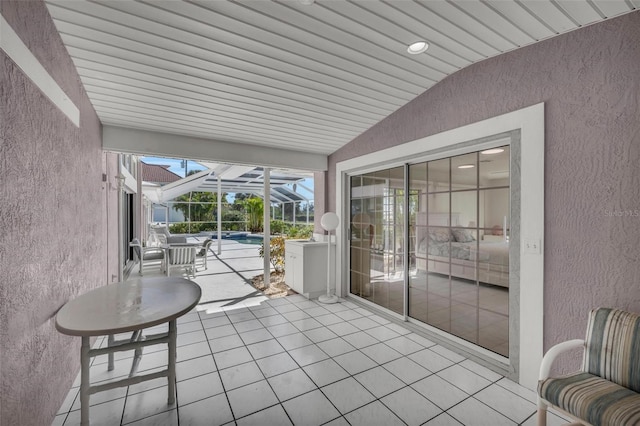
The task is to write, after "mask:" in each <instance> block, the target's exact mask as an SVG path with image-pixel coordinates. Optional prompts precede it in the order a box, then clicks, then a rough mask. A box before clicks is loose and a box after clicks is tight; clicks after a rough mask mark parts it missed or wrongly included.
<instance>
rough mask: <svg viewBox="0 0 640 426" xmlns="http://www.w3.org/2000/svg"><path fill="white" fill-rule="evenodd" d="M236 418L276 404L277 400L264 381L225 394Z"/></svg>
mask: <svg viewBox="0 0 640 426" xmlns="http://www.w3.org/2000/svg"><path fill="white" fill-rule="evenodd" d="M227 397H228V398H229V403H230V404H231V409H232V410H233V414H234V416H235V417H236V418H240V417H244V416H246V415H249V414H252V413H255V412H256V411H260V410H262V409H265V408H267V407H270V406H272V405H275V404H277V403H278V398H277V397H276V395H275V394H274V393H273V391H272V390H271V387H270V386H269V383H267V381H266V380H262V381H260V382H256V383H252V384H250V385H247V386H243V387H241V388H238V389H234V390H232V391H229V392H227Z"/></svg>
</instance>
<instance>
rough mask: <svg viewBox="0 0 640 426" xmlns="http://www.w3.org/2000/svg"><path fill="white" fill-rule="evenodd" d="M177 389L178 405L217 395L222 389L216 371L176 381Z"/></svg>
mask: <svg viewBox="0 0 640 426" xmlns="http://www.w3.org/2000/svg"><path fill="white" fill-rule="evenodd" d="M165 389H166V388H165ZM177 390H178V404H179V406H182V405H186V404H190V403H192V402H195V401H198V400H200V399H205V398H208V397H210V396H214V395H218V394H220V393H222V392H223V391H224V389H223V387H222V382H221V381H220V376H219V375H218V373H209V374H205V375H203V376H198V377H194V378H192V379H188V380H184V381H182V382H178V384H177Z"/></svg>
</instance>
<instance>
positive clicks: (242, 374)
mask: <svg viewBox="0 0 640 426" xmlns="http://www.w3.org/2000/svg"><path fill="white" fill-rule="evenodd" d="M220 378H221V379H222V383H223V384H224V389H225V390H226V391H230V390H232V389H235V388H239V387H241V386H244V385H248V384H250V383H253V382H258V381H260V380H264V375H263V374H262V371H260V368H258V364H256V363H255V361H250V362H246V363H244V364H239V365H235V366H233V367H229V368H225V369H224V370H220Z"/></svg>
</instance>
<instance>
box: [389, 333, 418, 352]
mask: <svg viewBox="0 0 640 426" xmlns="http://www.w3.org/2000/svg"><path fill="white" fill-rule="evenodd" d="M384 343H385V344H386V345H389V346H390V347H392V348H393V349H395V350H396V351H398V352H400V353H401V354H402V355H409V354H412V353H414V352H418V351H421V350H423V349H424V346H422V345H421V344H419V343H416V342H414V341H413V340H411V339H409V338H408V337H406V336H399V337H396V338H393V339H389V340H387V341H386V342H384Z"/></svg>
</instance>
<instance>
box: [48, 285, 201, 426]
mask: <svg viewBox="0 0 640 426" xmlns="http://www.w3.org/2000/svg"><path fill="white" fill-rule="evenodd" d="M201 294H202V291H201V289H200V287H199V286H198V285H197V284H196V283H194V282H192V281H189V280H186V279H184V278H177V277H176V278H173V277H166V278H138V279H134V280H131V281H127V282H121V283H116V284H110V285H106V286H104V287H100V288H97V289H95V290H92V291H89V292H88V293H85V294H83V295H81V296H79V297H77V298H75V299H73V300H71V301H69V302H67V303H66V304H65V305H64V306H63V307H62V308H61V309H60V310H59V311H58V314H57V316H56V328H57V329H58V331H59V332H61V333H64V334H68V335H71V336H81V337H82V346H81V349H80V362H81V372H80V378H81V380H80V410H81V414H80V418H81V424H82V425H83V426H84V425H88V424H89V396H90V395H91V394H93V393H96V392H102V391H106V390H109V389H113V388H117V387H122V386H128V385H133V384H136V383H140V382H143V381H147V380H153V379H156V378H159V377H167V380H168V382H169V397H168V404H174V403H175V386H176V336H177V333H176V319H177V318H179V317H181V316H182V315H184V314H186V313H187V312H189V311H190V310H191V309H193V307H194V306H196V305H197V304H198V302H199V301H200V296H201ZM162 323H169V331H168V332H166V333H160V334H156V335H153V336H145V338H143V339H138V338H136V339H131V340H122V341H117V342H112V339H110V340H109V345H108V346H107V347H105V348H100V349H90V338H91V337H92V336H104V335H113V334H119V333H125V332H138V333H139V332H140V330H142V329H144V328H148V327H153V326H155V325H158V324H162ZM163 343H166V344H167V345H168V348H169V350H168V359H167V369H166V370H162V371H158V372H155V373H151V374H145V375H135V373H136V371H135V370H136V366H137V361H136V359H134V366H133V367H132V370H131V374H130V375H129V377H128V378H125V379H120V380H114V381H111V382H108V383H106V384H102V385H96V386H90V384H89V360H90V358H92V357H95V356H98V355H103V354H108V355H109V356H110V357H113V353H114V352H119V351H127V350H135V351H136V355H139V354H140V352H141V348H143V347H145V346H150V345H157V344H163ZM136 358H139V356H136Z"/></svg>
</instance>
